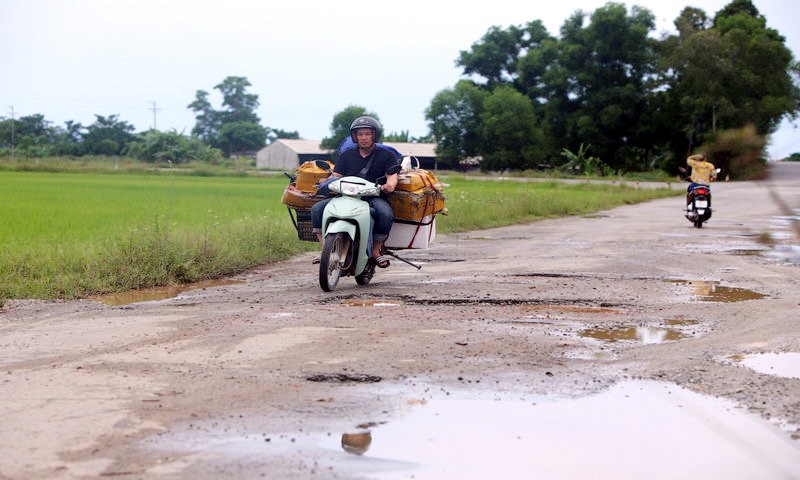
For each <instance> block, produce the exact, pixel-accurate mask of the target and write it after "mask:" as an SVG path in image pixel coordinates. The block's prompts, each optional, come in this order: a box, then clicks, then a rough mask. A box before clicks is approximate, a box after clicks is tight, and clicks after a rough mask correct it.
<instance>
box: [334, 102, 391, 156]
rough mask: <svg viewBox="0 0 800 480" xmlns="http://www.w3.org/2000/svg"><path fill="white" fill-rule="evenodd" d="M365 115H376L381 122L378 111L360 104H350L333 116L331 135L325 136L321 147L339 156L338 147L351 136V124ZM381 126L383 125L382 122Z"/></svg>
mask: <svg viewBox="0 0 800 480" xmlns="http://www.w3.org/2000/svg"><path fill="white" fill-rule="evenodd" d="M363 115H369V116H370V117H374V118H375V119H376V120H378V122H380V118H379V117H378V115H377V114H376V113H373V112H369V111H368V110H367V109H366V108H364V107H362V106H360V105H348V106H347V108H345V109H344V110H342V111H341V112H339V113H337V114H335V115H334V116H333V120H332V121H331V125H330V131H331V136H330V137H325V138H323V139H322V141H321V142H320V147H321V148H324V149H327V150H331V151H332V152H333V158H334V159H335V158H337V157H338V156H339V155H338V152H337V149H338V148H339V145H341V143H342V142H343V141H344V139H345V138H347V137H349V136H350V125H351V124H352V123H353V120H355V119H356V118H358V117H361V116H363ZM381 126H383V124H382V123H381Z"/></svg>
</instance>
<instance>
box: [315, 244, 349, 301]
mask: <svg viewBox="0 0 800 480" xmlns="http://www.w3.org/2000/svg"><path fill="white" fill-rule="evenodd" d="M349 248H350V236H349V235H347V234H346V233H343V232H339V233H336V234H333V235H326V236H325V242H324V243H323V246H322V255H321V256H320V259H319V286H320V288H322V290H323V291H325V292H330V291H331V290H333V289H334V288H336V285H337V284H338V283H339V277H341V275H342V265H343V262H344V261H345V256H346V255H347V251H348V250H349Z"/></svg>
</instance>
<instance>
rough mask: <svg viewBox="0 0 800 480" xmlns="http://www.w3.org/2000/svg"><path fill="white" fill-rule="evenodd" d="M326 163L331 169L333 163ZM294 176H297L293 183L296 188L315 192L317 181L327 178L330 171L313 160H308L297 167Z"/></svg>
mask: <svg viewBox="0 0 800 480" xmlns="http://www.w3.org/2000/svg"><path fill="white" fill-rule="evenodd" d="M328 165H330V167H331V170H333V164H332V163H330V162H328ZM295 176H296V177H297V178H296V180H295V184H296V186H297V189H298V190H300V191H303V192H307V193H311V194H314V193H317V185H319V182H320V181H321V180H324V179H326V178H328V176H330V172H329V171H327V170H324V169H322V168H319V167H318V166H317V165H316V164H315V163H314V162H313V161H308V162H303V164H302V165H300V166H299V167H297V170H295Z"/></svg>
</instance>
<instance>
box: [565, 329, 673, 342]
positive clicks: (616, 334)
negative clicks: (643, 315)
mask: <svg viewBox="0 0 800 480" xmlns="http://www.w3.org/2000/svg"><path fill="white" fill-rule="evenodd" d="M579 335H580V336H581V337H584V338H594V339H595V340H601V341H603V342H617V341H635V342H640V343H642V344H645V345H649V344H654V343H664V342H670V341H674V340H680V339H682V338H685V337H686V335H684V334H683V333H681V332H679V331H678V330H676V329H673V328H655V327H641V326H636V327H610V328H588V329H586V330H581V332H580V333H579Z"/></svg>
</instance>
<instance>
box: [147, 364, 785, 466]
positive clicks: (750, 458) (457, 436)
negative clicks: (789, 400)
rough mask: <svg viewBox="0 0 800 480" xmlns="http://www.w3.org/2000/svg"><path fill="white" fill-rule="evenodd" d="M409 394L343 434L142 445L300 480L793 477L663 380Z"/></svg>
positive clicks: (206, 430)
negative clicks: (569, 391) (591, 389)
mask: <svg viewBox="0 0 800 480" xmlns="http://www.w3.org/2000/svg"><path fill="white" fill-rule="evenodd" d="M424 391H425V392H432V391H433V389H428V388H425V390H424ZM409 393H410V394H411V395H412V396H413V395H414V393H413V392H406V394H407V395H408V394H409ZM418 394H419V395H421V396H420V397H415V398H419V400H416V401H414V400H410V401H408V402H407V403H406V407H405V408H403V409H402V410H401V413H400V414H399V415H388V412H384V414H385V418H383V419H381V421H373V422H369V423H364V424H360V425H358V426H357V427H355V428H351V427H347V426H339V427H336V426H335V423H336V422H333V423H331V424H330V425H327V426H323V427H321V428H318V429H316V430H315V429H314V428H313V427H312V428H310V429H309V428H308V427H309V426H310V425H307V424H303V425H302V428H300V429H299V430H295V431H293V432H285V431H278V432H276V431H274V430H270V429H269V428H268V427H265V426H263V425H264V421H263V419H260V418H257V417H256V418H253V419H251V421H248V422H247V423H246V425H250V426H251V429H244V431H240V432H239V433H238V434H234V433H232V431H231V429H230V428H228V426H227V425H224V424H220V422H219V421H218V420H214V422H213V423H212V424H209V425H189V426H188V427H187V428H183V429H181V428H171V429H170V431H169V432H159V433H158V434H157V435H153V436H152V437H149V439H148V440H147V441H146V442H145V445H147V447H148V448H149V449H151V450H156V451H169V452H178V453H179V454H180V455H177V458H181V459H185V458H192V457H193V458H195V459H197V460H196V461H201V460H199V459H202V458H213V462H214V464H215V465H231V466H235V468H236V469H237V470H236V471H237V472H240V473H241V472H256V473H263V468H264V465H265V464H266V465H276V466H278V465H295V466H296V465H308V466H311V465H313V468H314V469H315V472H312V473H317V474H319V473H318V472H327V474H326V475H323V476H326V477H337V478H339V477H341V478H373V479H389V478H391V479H396V478H521V477H524V478H562V479H583V478H742V479H743V478H798V477H799V476H800V449H798V448H797V445H796V444H795V443H796V442H793V441H792V440H791V439H790V437H789V435H788V431H782V430H781V428H780V427H779V425H778V424H776V423H774V422H770V421H767V420H764V419H762V418H760V417H759V416H757V415H753V414H750V413H747V411H746V410H744V409H742V408H740V407H739V405H737V404H735V403H733V402H730V401H727V400H724V399H721V398H716V397H711V396H704V395H700V394H698V393H694V392H692V391H690V390H688V389H686V388H682V387H680V386H677V385H674V384H669V383H663V382H656V381H651V380H628V381H624V382H622V383H619V384H617V385H614V386H613V387H611V388H609V389H608V390H605V391H602V392H600V393H597V394H593V395H588V396H584V397H579V398H569V399H564V398H555V397H553V396H544V395H532V394H525V393H520V392H505V393H501V392H490V391H452V390H448V391H447V392H446V395H441V394H435V395H434V394H431V393H423V392H422V391H420V392H419V393H418ZM340 423H341V422H340ZM259 425H261V426H259ZM337 429H338V432H344V433H341V434H337V433H334V432H336V431H337ZM332 430H333V431H332ZM179 466H180V463H178V462H177V461H176V463H175V465H174V468H178V467H179ZM166 467H169V465H165V466H162V467H161V468H166ZM295 468H296V467H295ZM523 472H524V474H523ZM281 473H284V474H285V473H286V472H278V471H276V472H275V475H273V476H279V475H280V474H281ZM252 476H255V475H252Z"/></svg>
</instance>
